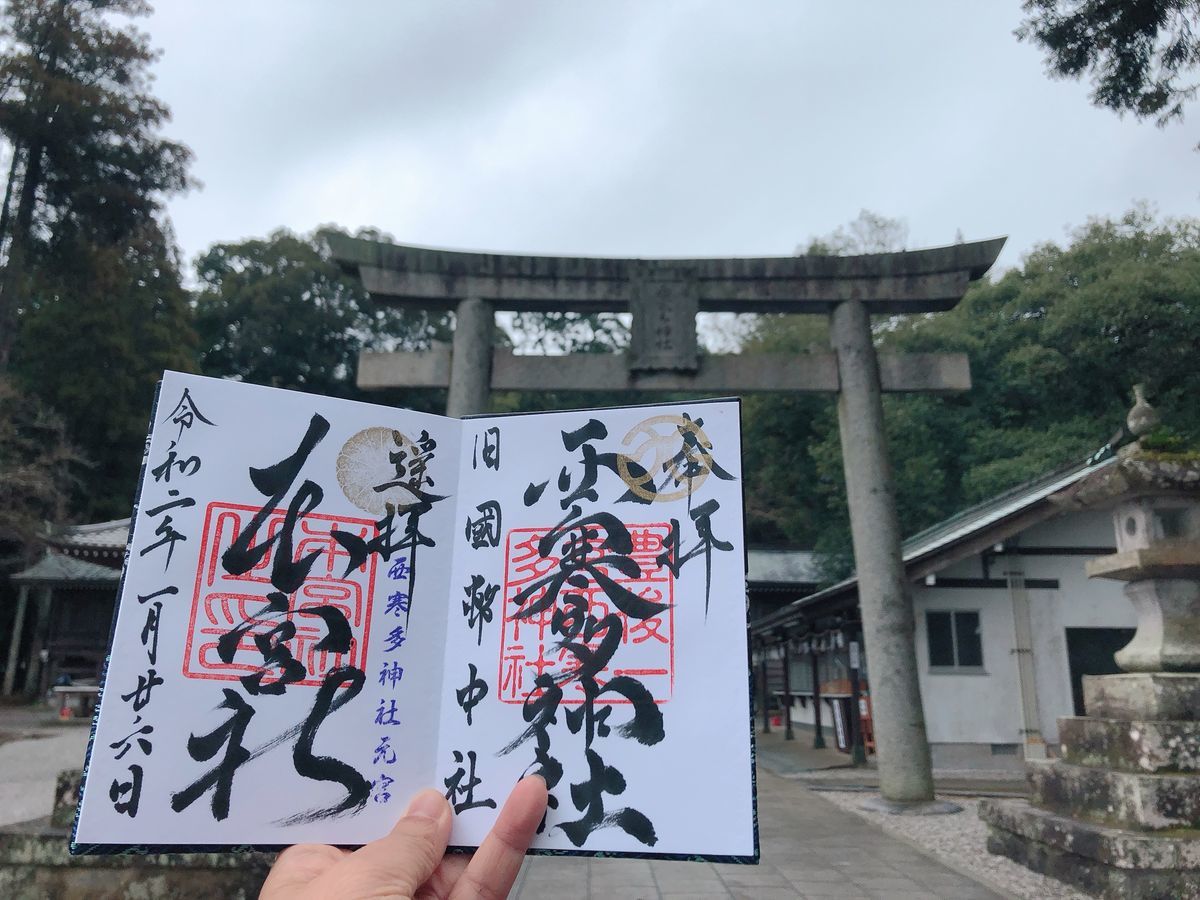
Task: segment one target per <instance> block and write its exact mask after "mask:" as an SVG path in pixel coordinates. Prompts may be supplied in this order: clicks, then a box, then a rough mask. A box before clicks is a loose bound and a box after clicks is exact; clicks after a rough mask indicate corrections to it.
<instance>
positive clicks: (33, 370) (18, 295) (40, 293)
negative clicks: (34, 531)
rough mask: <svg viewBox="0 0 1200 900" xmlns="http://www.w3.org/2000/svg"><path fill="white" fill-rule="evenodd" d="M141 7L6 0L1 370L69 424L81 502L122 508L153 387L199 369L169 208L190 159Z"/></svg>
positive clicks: (106, 510) (1, 59) (134, 0)
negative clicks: (178, 371) (154, 78)
mask: <svg viewBox="0 0 1200 900" xmlns="http://www.w3.org/2000/svg"><path fill="white" fill-rule="evenodd" d="M148 12H149V6H148V5H147V4H146V3H145V2H142V0H9V2H8V3H7V4H6V6H5V7H4V11H3V31H2V33H0V36H2V39H3V47H2V53H0V134H2V135H3V137H4V138H5V139H6V141H7V144H8V149H9V151H10V153H11V160H10V165H9V168H8V179H7V182H6V185H5V191H4V198H3V201H2V203H0V265H2V266H3V268H2V269H0V372H3V371H6V370H8V369H9V368H10V366H11V370H12V372H13V374H14V375H15V376H16V377H17V378H18V380H19V382H20V383H21V384H22V385H23V386H24V388H25V389H26V390H28V391H30V392H31V393H33V394H35V395H36V396H38V397H40V398H41V399H42V400H43V401H45V402H46V403H48V404H50V406H52V407H53V408H54V409H55V410H56V411H57V412H58V413H59V414H60V415H62V417H63V418H64V419H65V420H66V422H67V427H68V432H69V435H70V438H71V440H72V441H73V443H75V444H76V445H77V446H79V447H80V449H81V451H82V452H83V453H84V454H85V455H86V456H88V457H89V458H90V459H91V460H92V462H93V466H92V468H91V469H90V471H89V472H88V473H87V474H86V475H85V477H84V480H83V488H82V491H81V492H80V494H79V497H78V498H77V502H76V504H75V507H76V509H75V511H76V513H77V514H79V515H92V516H96V515H108V514H112V515H120V514H123V513H125V512H127V511H128V508H129V503H130V498H131V492H132V489H133V479H134V476H135V474H136V467H137V463H138V457H139V453H138V447H139V444H140V441H141V437H142V436H143V435H144V433H145V428H146V422H147V417H148V414H149V409H150V402H151V399H152V397H153V385H154V382H155V381H156V380H157V378H158V376H159V374H160V373H161V371H162V369H163V368H164V367H166V366H171V367H174V368H182V369H185V370H191V369H194V367H195V361H194V342H195V337H194V334H193V333H192V331H191V327H190V310H189V308H188V304H187V299H186V295H185V293H184V292H183V289H182V287H181V285H180V280H179V271H178V264H177V261H176V260H175V250H174V247H173V244H172V241H171V239H170V232H169V229H168V228H167V227H166V226H165V225H164V224H161V222H160V220H161V218H162V217H161V212H162V204H163V201H164V199H165V197H166V196H167V195H169V194H171V193H174V192H177V191H180V190H183V189H185V188H186V187H188V185H189V181H188V177H187V171H186V170H187V164H188V162H189V160H190V157H191V153H190V151H188V150H187V148H185V147H183V146H182V145H181V144H178V143H175V142H172V141H168V140H165V139H164V138H162V137H161V136H160V135H159V134H158V129H159V128H160V126H162V125H163V124H164V123H165V122H166V121H167V119H168V118H169V114H168V111H167V108H166V107H165V106H164V105H163V104H162V103H161V102H160V101H158V100H157V99H155V98H154V97H153V96H151V95H150V94H149V92H148V91H149V85H150V80H151V79H150V74H149V66H150V64H151V63H152V62H153V60H154V59H155V56H156V54H155V53H154V52H153V51H152V50H151V49H150V47H149V45H148V42H147V38H146V36H145V35H144V34H143V33H141V32H140V31H138V30H137V29H136V28H135V27H133V25H132V24H130V23H129V21H128V20H129V19H130V18H136V17H138V16H142V15H145V14H147V13H148Z"/></svg>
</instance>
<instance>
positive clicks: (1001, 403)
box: [746, 209, 1200, 579]
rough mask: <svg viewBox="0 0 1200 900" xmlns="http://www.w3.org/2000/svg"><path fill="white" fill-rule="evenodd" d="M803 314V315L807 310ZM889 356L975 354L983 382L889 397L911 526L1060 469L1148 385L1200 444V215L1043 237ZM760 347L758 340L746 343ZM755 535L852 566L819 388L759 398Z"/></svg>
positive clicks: (829, 422) (753, 412)
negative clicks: (1016, 263)
mask: <svg viewBox="0 0 1200 900" xmlns="http://www.w3.org/2000/svg"><path fill="white" fill-rule="evenodd" d="M794 320H795V322H796V323H799V322H802V321H804V320H805V319H804V317H800V316H796V317H794ZM791 327H792V328H793V329H796V328H807V333H804V334H788V333H787V332H784V331H781V330H780V329H779V328H778V327H775V326H772V327H770V328H767V329H764V331H765V334H763V335H760V337H759V338H758V346H760V347H762V348H764V349H773V350H777V351H780V350H783V349H785V347H786V346H787V345H788V344H790V345H791V346H792V347H793V348H794V349H795V350H798V351H802V350H805V349H808V348H810V347H811V346H813V345H814V344H818V343H819V338H820V337H822V336H823V335H822V333H821V330H820V326H819V325H817V324H815V323H814V324H810V325H807V326H801V325H798V324H795V323H793V324H792V325H791ZM876 335H877V339H876V343H877V345H878V346H879V348H880V349H881V350H890V351H894V352H939V351H947V352H949V351H961V352H965V353H967V354H968V356H969V357H970V360H971V374H972V382H973V385H974V386H973V387H972V389H971V390H970V391H968V392H966V393H964V394H959V395H953V396H946V397H936V396H930V395H899V394H894V395H886V396H885V397H884V413H885V421H886V425H887V433H888V445H889V450H890V453H891V458H892V463H893V467H894V469H895V477H896V496H897V506H898V513H899V517H900V524H901V529H902V531H903V533H905V534H913V533H915V532H916V531H919V530H920V529H922V528H925V527H927V526H929V525H931V524H933V523H935V522H937V521H939V520H940V519H942V518H945V517H946V516H949V515H951V514H953V513H955V512H957V511H958V510H961V509H963V508H964V507H966V506H969V505H971V504H973V503H976V502H979V501H982V500H986V499H988V498H990V497H992V496H994V495H996V494H997V493H999V492H1001V491H1003V490H1005V489H1008V488H1010V487H1013V486H1015V485H1017V484H1020V483H1021V482H1024V481H1027V480H1029V479H1031V478H1035V477H1038V476H1039V475H1042V474H1044V473H1045V472H1047V471H1050V470H1053V469H1055V468H1057V467H1059V466H1063V465H1067V464H1072V463H1079V462H1082V461H1083V459H1084V458H1086V457H1087V456H1088V455H1089V454H1090V453H1092V452H1094V451H1095V450H1097V449H1099V448H1100V447H1101V446H1102V445H1103V444H1104V443H1105V442H1106V441H1107V440H1108V438H1109V437H1110V436H1111V435H1113V433H1114V432H1116V431H1117V429H1118V428H1119V426H1120V423H1121V422H1122V421H1123V419H1124V416H1125V412H1126V411H1127V410H1128V408H1129V406H1130V404H1131V395H1130V388H1131V386H1132V385H1133V384H1134V383H1135V382H1139V381H1144V382H1146V383H1147V385H1148V386H1149V388H1150V394H1151V399H1152V401H1153V402H1154V403H1155V405H1156V406H1157V407H1158V408H1159V409H1160V410H1161V412H1162V414H1163V418H1164V421H1165V422H1166V423H1167V424H1168V425H1170V426H1171V427H1172V428H1173V429H1174V430H1175V431H1176V432H1177V433H1179V434H1180V435H1182V436H1183V437H1185V438H1186V439H1187V440H1189V441H1191V442H1192V444H1193V445H1195V443H1196V442H1197V441H1200V406H1197V404H1196V403H1195V397H1197V396H1200V393H1198V392H1200V222H1197V221H1193V220H1184V221H1171V222H1165V223H1158V222H1156V221H1155V220H1154V218H1153V216H1152V215H1151V214H1150V213H1148V212H1147V211H1146V210H1144V209H1139V210H1134V211H1133V212H1130V213H1129V214H1127V215H1126V216H1124V217H1123V218H1121V219H1119V220H1115V221H1114V220H1108V219H1097V220H1094V221H1091V222H1089V223H1088V224H1087V225H1085V226H1084V227H1082V228H1080V229H1078V230H1077V231H1076V232H1074V233H1073V234H1072V236H1071V241H1070V243H1069V244H1067V245H1066V246H1059V245H1057V244H1044V245H1042V246H1040V247H1038V248H1036V249H1035V250H1034V251H1033V252H1031V253H1030V254H1029V255H1028V256H1027V257H1026V259H1025V260H1024V262H1023V265H1022V266H1020V267H1019V268H1015V269H1012V270H1010V271H1009V272H1007V273H1005V274H1004V275H1003V276H1002V277H1000V278H999V279H997V280H995V281H983V282H979V283H977V284H975V285H973V286H972V288H971V289H970V290H969V291H968V292H967V295H966V297H965V298H964V299H963V301H962V302H961V303H960V304H959V305H958V306H957V307H956V308H955V309H954V310H952V311H950V312H947V313H938V314H934V315H924V316H912V317H908V318H905V319H900V320H896V319H889V320H888V321H886V322H883V323H879V324H878V325H877V327H876ZM747 349H748V350H753V349H754V347H753V346H751V347H748V348H747ZM747 412H748V414H747V422H746V426H747V428H746V432H747V436H746V444H747V459H748V461H749V462H750V463H751V465H749V466H748V467H747V468H748V472H747V491H748V494H747V497H748V506H749V515H750V522H749V527H750V534H751V539H752V540H754V539H758V540H770V539H772V538H773V539H774V540H777V541H779V540H782V541H786V542H788V543H791V544H793V545H799V546H808V547H815V548H816V549H817V550H819V551H821V553H822V555H823V558H824V562H825V574H826V575H827V577H828V578H830V579H833V578H836V577H840V576H842V575H844V574H846V572H848V571H849V568H850V566H851V565H852V560H851V558H850V554H849V538H848V522H847V516H846V509H845V486H844V481H843V478H842V467H841V450H840V446H839V443H838V431H837V416H836V413H835V410H834V408H833V404H832V403H831V402H829V401H825V400H818V399H815V398H812V399H810V398H804V397H790V398H777V397H770V398H753V399H752V400H751V402H749V403H748V404H747Z"/></svg>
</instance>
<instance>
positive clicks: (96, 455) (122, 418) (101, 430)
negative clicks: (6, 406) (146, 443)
mask: <svg viewBox="0 0 1200 900" xmlns="http://www.w3.org/2000/svg"><path fill="white" fill-rule="evenodd" d="M71 261H72V264H71V268H70V269H65V268H63V267H62V266H60V267H57V268H55V269H54V270H53V271H52V272H49V273H43V275H42V276H41V277H40V278H39V282H40V283H41V284H42V285H43V286H44V287H43V292H41V293H39V296H38V299H37V303H36V305H35V306H34V307H33V308H32V309H30V310H29V311H28V312H27V313H26V315H25V320H24V322H23V323H22V327H21V343H20V345H18V347H17V354H16V356H15V357H14V360H13V369H14V373H15V374H17V375H19V376H20V379H21V381H22V383H23V384H24V385H26V386H27V388H28V389H29V390H30V391H31V392H33V393H35V394H36V395H37V396H38V397H40V398H42V400H44V401H45V402H46V403H48V404H49V405H50V406H51V407H52V408H53V409H54V410H56V411H57V412H58V413H59V414H60V415H62V416H63V418H64V419H65V420H66V422H67V424H68V433H69V435H70V438H71V440H72V442H73V443H75V444H76V445H78V446H79V447H80V449H81V450H82V452H83V453H84V454H85V455H86V456H87V457H88V458H90V459H91V460H92V461H93V462H94V465H93V466H92V467H90V468H89V470H88V471H86V472H85V473H83V475H82V478H81V483H80V486H79V487H80V489H79V491H78V494H77V497H76V499H75V502H74V503H73V508H74V510H75V512H76V514H77V515H79V516H84V517H90V518H110V517H113V518H115V517H118V516H123V515H128V513H129V507H130V504H131V503H132V500H133V489H134V484H135V482H136V478H137V473H138V466H139V464H140V462H141V455H142V454H141V448H142V442H143V440H144V438H145V435H146V428H147V425H148V424H149V416H150V408H151V404H152V402H153V400H154V389H155V385H156V384H157V383H158V380H159V378H160V377H161V376H162V372H163V370H164V369H176V370H179V371H185V372H190V371H195V367H196V357H195V353H196V337H195V334H194V332H193V331H192V328H191V309H190V307H189V303H188V295H187V292H186V291H185V290H184V289H183V287H182V286H181V284H180V278H179V269H178V265H177V262H176V259H175V253H174V250H173V248H172V247H171V245H170V243H169V241H168V239H167V238H166V236H165V235H163V233H162V232H161V231H160V230H159V229H158V227H157V226H156V225H154V224H153V222H151V223H150V224H148V225H147V226H146V227H145V228H143V229H142V230H141V231H139V232H138V233H136V234H134V235H130V236H129V237H128V238H127V240H126V241H125V242H124V246H122V247H117V246H113V245H108V246H91V247H87V246H85V247H82V248H81V249H80V252H79V253H78V254H76V255H74V256H73V257H71Z"/></svg>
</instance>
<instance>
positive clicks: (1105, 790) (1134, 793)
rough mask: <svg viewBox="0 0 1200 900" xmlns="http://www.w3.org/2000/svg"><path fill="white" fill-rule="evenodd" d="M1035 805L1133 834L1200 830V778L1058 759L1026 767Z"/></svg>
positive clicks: (1199, 776) (1034, 762) (1031, 762)
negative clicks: (1134, 770) (1123, 769)
mask: <svg viewBox="0 0 1200 900" xmlns="http://www.w3.org/2000/svg"><path fill="white" fill-rule="evenodd" d="M1026 773H1027V776H1028V779H1029V787H1030V792H1031V799H1032V801H1033V803H1034V805H1036V806H1040V807H1042V808H1043V809H1046V810H1049V811H1050V812H1055V813H1058V814H1060V815H1064V816H1070V817H1071V818H1078V819H1087V820H1088V821H1091V822H1097V823H1101V824H1105V825H1112V826H1115V827H1119V828H1128V829H1132V830H1135V831H1162V830H1166V829H1171V828H1200V775H1144V774H1141V773H1135V772H1116V771H1113V770H1112V769H1098V768H1091V767H1088V766H1077V765H1072V764H1070V763H1066V762H1062V761H1061V760H1054V761H1052V762H1050V761H1034V760H1031V761H1029V762H1028V763H1027V764H1026Z"/></svg>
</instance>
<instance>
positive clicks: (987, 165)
mask: <svg viewBox="0 0 1200 900" xmlns="http://www.w3.org/2000/svg"><path fill="white" fill-rule="evenodd" d="M157 5H158V10H157V11H156V13H155V14H154V16H153V17H152V18H150V19H148V20H142V22H141V27H143V28H144V29H146V30H148V31H149V33H150V36H151V39H152V42H153V44H154V45H155V46H157V47H158V48H160V49H161V50H162V51H163V57H162V59H161V61H160V62H158V63H157V64H156V67H155V72H156V74H157V81H156V84H155V90H156V92H157V93H158V95H159V96H160V97H161V98H162V99H163V100H164V101H165V102H166V103H167V104H168V105H169V106H170V108H171V110H172V112H173V114H174V121H173V122H171V123H170V125H169V128H168V134H169V135H170V136H171V137H173V138H175V139H177V140H181V141H183V142H184V143H186V144H187V145H189V146H190V147H191V148H192V149H193V151H195V154H196V161H195V166H194V169H193V172H194V174H195V175H196V177H198V178H199V179H200V180H201V181H202V182H203V183H204V187H203V188H202V189H200V190H197V191H193V192H192V193H190V194H188V195H186V196H184V197H181V198H176V199H174V200H173V201H172V202H171V203H170V207H169V209H170V215H171V218H172V220H173V222H174V225H175V228H176V231H177V234H178V238H179V241H180V242H181V244H182V246H183V249H184V252H185V255H186V256H187V257H188V258H189V259H191V258H192V257H193V256H194V255H195V254H197V253H199V252H200V251H202V250H204V249H205V248H206V247H207V246H208V245H210V244H212V243H214V242H217V241H234V240H238V239H240V238H244V237H255V236H262V235H265V234H267V233H268V232H270V231H271V230H272V229H275V228H278V227H281V226H284V227H287V228H291V229H294V230H299V231H306V230H309V229H312V228H313V227H315V226H317V225H319V224H322V223H330V222H332V223H337V224H340V225H343V226H346V227H348V228H352V229H353V228H358V227H362V226H372V227H377V228H380V229H382V230H384V231H386V232H388V233H390V234H391V235H393V236H394V237H395V239H396V240H398V241H400V242H403V243H414V244H426V245H435V246H445V247H452V248H463V249H479V250H495V251H500V252H516V253H546V254H587V255H601V256H679V255H683V256H693V255H694V256H733V255H755V256H757V255H776V254H788V253H791V252H792V251H793V250H794V248H795V246H796V245H797V244H798V243H802V242H805V241H806V240H807V239H808V238H810V237H812V236H815V235H821V234H827V233H828V232H830V231H832V230H833V229H835V228H836V227H838V226H839V225H843V224H845V223H847V222H849V221H850V220H852V219H854V218H855V217H856V216H857V215H858V212H859V210H861V209H864V208H866V209H870V210H872V211H875V212H877V213H881V214H883V215H887V216H892V217H896V218H902V219H904V220H905V221H906V222H907V224H908V226H909V246H910V247H921V246H932V245H937V244H947V243H952V242H954V240H955V238H956V234H957V233H958V232H959V231H961V233H962V235H963V237H964V238H965V239H967V240H975V239H982V238H987V237H993V236H996V235H1008V236H1009V243H1008V247H1007V248H1006V251H1005V253H1004V255H1003V256H1002V257H1001V264H1002V265H1013V264H1015V263H1016V262H1018V261H1019V259H1020V257H1021V255H1022V254H1024V253H1025V252H1026V251H1028V250H1029V249H1030V248H1031V247H1032V246H1033V245H1034V244H1036V243H1038V242H1040V241H1045V240H1056V241H1062V240H1063V239H1064V236H1065V229H1066V228H1067V227H1068V226H1073V225H1079V224H1082V223H1083V222H1084V221H1085V220H1086V219H1087V217H1088V216H1090V215H1119V214H1120V213H1122V212H1123V211H1125V210H1126V209H1128V208H1129V207H1130V205H1131V204H1132V203H1133V202H1134V201H1136V200H1148V201H1150V202H1151V203H1153V204H1155V205H1156V206H1157V208H1158V209H1159V211H1160V212H1161V213H1163V214H1169V215H1195V214H1197V211H1198V210H1197V205H1198V203H1197V201H1198V197H1200V178H1198V177H1197V175H1198V172H1200V154H1198V153H1196V152H1194V151H1193V149H1192V148H1193V147H1194V146H1195V144H1196V143H1197V141H1198V140H1200V111H1197V110H1195V109H1193V110H1192V111H1191V115H1190V118H1189V119H1187V120H1185V122H1184V123H1183V124H1180V125H1173V126H1171V127H1169V128H1168V129H1166V130H1162V129H1158V128H1156V127H1154V126H1153V125H1152V124H1148V123H1139V122H1136V121H1135V120H1133V119H1131V118H1125V119H1119V118H1117V117H1116V116H1115V115H1114V114H1112V113H1110V112H1107V111H1102V110H1097V109H1094V108H1093V107H1092V106H1091V105H1090V104H1089V103H1088V100H1087V86H1086V85H1084V84H1077V83H1074V82H1061V81H1051V80H1049V79H1048V78H1047V77H1046V76H1045V74H1044V72H1043V68H1044V66H1043V62H1042V59H1041V56H1040V54H1039V52H1038V51H1037V50H1036V49H1034V48H1032V47H1030V46H1029V45H1026V44H1021V43H1018V42H1017V40H1016V38H1014V37H1013V34H1012V32H1013V29H1014V28H1015V27H1016V25H1017V24H1018V23H1019V21H1020V18H1021V12H1020V2H1019V0H988V2H986V3H982V2H963V0H912V2H907V3H896V2H895V0H874V2H862V0H860V2H857V3H853V4H851V3H831V2H828V0H820V2H817V0H777V2H756V0H737V2H711V3H710V2H699V0H694V2H668V0H657V2H650V0H641V2H620V0H604V2H584V0H546V2H524V0H504V2H466V0H455V2H442V0H422V2H416V0H403V2H402V0H381V2H366V0H343V2H336V3H335V2H332V0H253V2H248V0H238V2H232V0H205V2H203V3H193V2H187V3H179V2H168V0H158V4H157Z"/></svg>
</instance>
